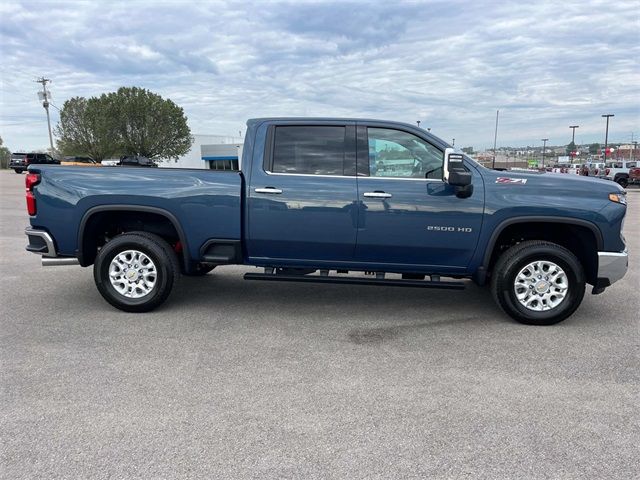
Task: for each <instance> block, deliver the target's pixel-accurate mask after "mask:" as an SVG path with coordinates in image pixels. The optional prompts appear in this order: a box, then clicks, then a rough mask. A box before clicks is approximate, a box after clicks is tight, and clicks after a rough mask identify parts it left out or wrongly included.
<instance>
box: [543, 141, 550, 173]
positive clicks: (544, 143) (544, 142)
mask: <svg viewBox="0 0 640 480" xmlns="http://www.w3.org/2000/svg"><path fill="white" fill-rule="evenodd" d="M548 141H549V139H548V138H543V139H542V168H544V154H545V151H546V150H547V142H548Z"/></svg>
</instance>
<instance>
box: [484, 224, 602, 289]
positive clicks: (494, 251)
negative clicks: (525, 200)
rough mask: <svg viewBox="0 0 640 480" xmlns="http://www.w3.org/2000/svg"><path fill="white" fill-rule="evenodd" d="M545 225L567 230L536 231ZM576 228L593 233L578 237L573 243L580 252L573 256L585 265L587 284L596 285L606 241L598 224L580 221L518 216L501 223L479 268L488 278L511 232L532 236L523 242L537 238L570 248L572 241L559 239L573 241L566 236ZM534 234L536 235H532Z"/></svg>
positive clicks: (491, 238)
mask: <svg viewBox="0 0 640 480" xmlns="http://www.w3.org/2000/svg"><path fill="white" fill-rule="evenodd" d="M545 224H552V225H553V226H556V227H561V226H562V227H564V228H559V229H558V228H556V231H553V232H551V233H549V232H544V233H540V232H539V231H535V228H539V227H540V226H541V225H545ZM527 229H529V230H527ZM576 229H579V231H581V232H585V231H588V232H590V233H591V238H588V237H586V238H584V237H580V236H578V238H577V239H573V240H575V245H576V246H577V250H578V251H577V252H574V253H575V254H576V255H577V256H578V259H579V260H580V261H581V262H582V263H583V266H584V268H585V273H586V276H587V281H588V283H591V284H593V282H595V281H596V279H597V268H598V264H597V261H598V253H597V252H598V251H600V250H602V249H603V244H604V240H603V237H602V232H601V231H600V229H599V228H598V226H597V225H595V224H594V223H592V222H589V221H587V220H582V219H579V218H571V217H554V216H519V217H512V218H508V219H506V220H503V221H502V222H500V223H499V224H498V226H497V228H496V229H495V230H494V231H493V233H492V234H491V237H490V238H489V242H488V243H487V246H486V248H485V252H484V257H483V261H482V266H481V267H480V269H481V271H482V272H483V273H484V276H486V274H487V273H489V272H490V271H491V268H492V266H493V265H495V262H496V261H497V258H498V257H499V256H500V255H501V253H502V252H501V251H500V247H501V245H500V242H501V241H502V240H503V239H504V238H505V234H508V233H509V232H510V231H513V232H514V233H522V232H523V231H525V232H527V233H529V235H527V236H526V238H524V240H529V239H536V240H548V241H556V243H558V244H560V245H562V246H564V247H567V248H570V245H568V244H567V243H569V244H570V243H571V242H570V241H569V242H563V241H558V239H566V240H570V238H568V237H566V236H564V235H566V233H567V230H576ZM534 231H535V232H536V233H530V232H534ZM591 242H593V246H591ZM570 249H571V248H570ZM591 250H592V251H591ZM485 281H486V278H480V282H479V283H481V284H483V283H484V282H485Z"/></svg>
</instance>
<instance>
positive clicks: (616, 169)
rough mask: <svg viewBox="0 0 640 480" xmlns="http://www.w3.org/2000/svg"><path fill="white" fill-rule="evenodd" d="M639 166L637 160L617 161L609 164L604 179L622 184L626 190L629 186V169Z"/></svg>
mask: <svg viewBox="0 0 640 480" xmlns="http://www.w3.org/2000/svg"><path fill="white" fill-rule="evenodd" d="M636 166H638V162H636V161H635V160H617V161H615V162H607V164H606V165H605V169H604V178H606V179H607V180H613V181H614V182H616V183H618V184H620V186H621V187H622V188H626V187H627V185H628V184H629V169H631V168H634V167H636Z"/></svg>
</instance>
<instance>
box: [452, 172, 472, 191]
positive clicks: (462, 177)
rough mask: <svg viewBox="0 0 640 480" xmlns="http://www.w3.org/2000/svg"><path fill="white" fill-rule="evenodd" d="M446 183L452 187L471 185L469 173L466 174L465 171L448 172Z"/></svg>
mask: <svg viewBox="0 0 640 480" xmlns="http://www.w3.org/2000/svg"><path fill="white" fill-rule="evenodd" d="M448 183H449V185H453V186H454V187H466V186H467V185H471V172H467V171H466V170H450V171H449V182H448Z"/></svg>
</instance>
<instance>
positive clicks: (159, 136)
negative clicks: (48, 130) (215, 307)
mask: <svg viewBox="0 0 640 480" xmlns="http://www.w3.org/2000/svg"><path fill="white" fill-rule="evenodd" d="M56 137H57V138H58V149H59V150H61V151H62V153H64V154H65V155H90V156H91V157H93V158H94V159H95V160H98V161H99V160H102V159H104V158H108V157H110V156H114V155H117V154H123V155H141V156H144V157H148V158H151V159H159V158H178V157H179V156H180V155H184V154H185V153H187V152H188V151H189V148H191V141H192V140H191V131H190V130H189V126H188V125H187V118H186V117H185V115H184V111H183V110H182V108H180V107H179V106H177V105H176V104H175V103H173V102H172V101H171V100H168V99H166V100H165V99H163V98H162V97H161V96H160V95H157V94H155V93H152V92H150V91H149V90H146V89H143V88H137V87H122V88H120V89H118V91H117V92H112V93H107V94H102V95H100V97H91V98H89V99H86V98H83V97H74V98H72V99H70V100H67V101H66V102H65V103H64V105H63V107H62V110H61V111H60V122H59V123H58V126H57V127H56Z"/></svg>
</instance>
